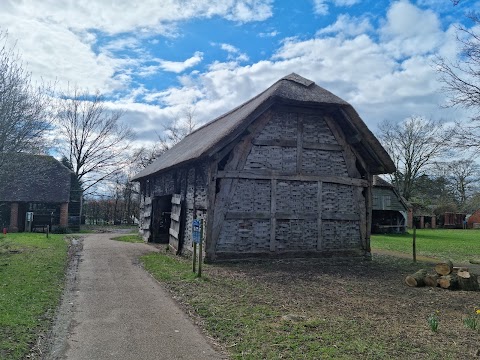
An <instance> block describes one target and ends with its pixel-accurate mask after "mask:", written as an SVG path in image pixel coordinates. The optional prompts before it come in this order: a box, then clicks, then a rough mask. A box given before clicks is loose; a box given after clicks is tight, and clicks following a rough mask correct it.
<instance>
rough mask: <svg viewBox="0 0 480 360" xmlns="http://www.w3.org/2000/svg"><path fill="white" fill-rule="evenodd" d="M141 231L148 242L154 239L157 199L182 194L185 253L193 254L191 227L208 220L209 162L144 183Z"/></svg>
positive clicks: (162, 175)
mask: <svg viewBox="0 0 480 360" xmlns="http://www.w3.org/2000/svg"><path fill="white" fill-rule="evenodd" d="M140 191H141V202H140V225H139V231H140V234H141V236H142V237H143V239H144V240H145V241H149V240H150V237H151V226H152V204H153V199H154V198H155V197H160V196H165V195H172V194H180V195H181V199H182V203H183V205H182V215H181V216H182V218H183V221H182V224H183V232H182V233H181V237H182V238H183V248H182V251H191V248H192V236H191V227H192V220H193V219H194V217H198V218H201V217H203V218H205V219H206V209H207V162H199V163H196V164H192V165H191V166H187V167H182V168H178V169H173V170H170V171H167V172H164V173H161V174H157V175H154V176H150V177H148V178H147V179H145V180H143V181H142V182H141V186H140Z"/></svg>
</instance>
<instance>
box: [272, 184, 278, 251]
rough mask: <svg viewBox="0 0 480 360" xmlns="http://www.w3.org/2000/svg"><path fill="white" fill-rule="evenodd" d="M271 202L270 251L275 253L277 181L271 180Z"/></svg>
mask: <svg viewBox="0 0 480 360" xmlns="http://www.w3.org/2000/svg"><path fill="white" fill-rule="evenodd" d="M271 187H272V191H271V197H272V198H271V201H270V251H275V250H276V249H277V244H276V242H275V236H276V234H275V229H276V227H277V218H276V213H277V180H276V179H272V183H271Z"/></svg>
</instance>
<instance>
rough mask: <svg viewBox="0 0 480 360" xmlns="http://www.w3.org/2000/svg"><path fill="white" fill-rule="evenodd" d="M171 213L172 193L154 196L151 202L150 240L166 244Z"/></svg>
mask: <svg viewBox="0 0 480 360" xmlns="http://www.w3.org/2000/svg"><path fill="white" fill-rule="evenodd" d="M171 214H172V195H166V196H156V197H154V198H153V203H152V232H151V234H152V235H151V237H150V242H154V243H160V244H168V240H169V230H170V223H171Z"/></svg>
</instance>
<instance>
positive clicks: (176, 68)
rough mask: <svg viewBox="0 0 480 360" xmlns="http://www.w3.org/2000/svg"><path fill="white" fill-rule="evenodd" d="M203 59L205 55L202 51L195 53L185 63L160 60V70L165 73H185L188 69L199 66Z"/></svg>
mask: <svg viewBox="0 0 480 360" xmlns="http://www.w3.org/2000/svg"><path fill="white" fill-rule="evenodd" d="M202 59H203V53H202V52H200V51H197V52H195V54H193V56H192V57H191V58H188V59H187V60H185V61H169V60H162V59H160V60H159V61H158V62H159V68H161V69H162V70H164V71H171V72H174V73H181V72H184V71H185V70H186V69H188V68H191V67H193V66H195V65H198V64H199V63H200V62H201V61H202Z"/></svg>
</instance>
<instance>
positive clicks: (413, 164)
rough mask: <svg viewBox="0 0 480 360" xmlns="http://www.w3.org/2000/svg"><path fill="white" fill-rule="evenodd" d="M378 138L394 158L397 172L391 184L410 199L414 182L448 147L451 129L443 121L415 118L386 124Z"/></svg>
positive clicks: (382, 125)
mask: <svg viewBox="0 0 480 360" xmlns="http://www.w3.org/2000/svg"><path fill="white" fill-rule="evenodd" d="M379 129H380V133H379V138H380V141H381V142H382V144H383V146H384V147H385V149H386V150H387V152H388V153H389V155H390V156H391V158H392V159H393V161H394V163H395V166H396V168H397V171H396V172H395V173H394V174H393V175H392V179H391V180H392V182H393V184H394V185H395V186H396V187H397V189H398V190H399V191H400V193H401V194H402V195H403V196H404V197H405V198H406V199H407V200H410V198H411V197H412V194H413V191H414V187H415V182H416V180H417V179H418V177H419V176H421V175H423V174H424V173H425V170H427V169H428V168H429V167H430V166H431V165H432V164H433V163H434V161H435V160H436V159H437V157H439V156H440V155H442V154H444V153H445V151H446V150H447V149H448V147H449V139H450V138H451V136H452V130H450V129H447V128H446V127H445V126H444V125H443V124H442V123H441V122H440V121H434V120H429V119H425V118H423V117H420V116H412V117H410V118H408V119H407V120H405V121H404V122H402V123H393V122H391V121H384V122H382V123H381V124H380V125H379Z"/></svg>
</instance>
